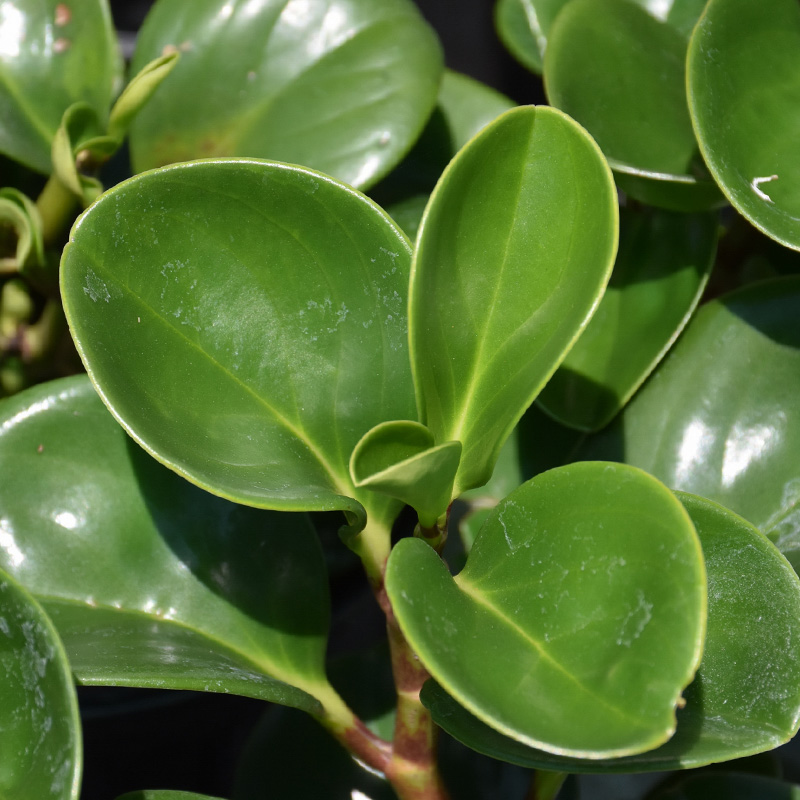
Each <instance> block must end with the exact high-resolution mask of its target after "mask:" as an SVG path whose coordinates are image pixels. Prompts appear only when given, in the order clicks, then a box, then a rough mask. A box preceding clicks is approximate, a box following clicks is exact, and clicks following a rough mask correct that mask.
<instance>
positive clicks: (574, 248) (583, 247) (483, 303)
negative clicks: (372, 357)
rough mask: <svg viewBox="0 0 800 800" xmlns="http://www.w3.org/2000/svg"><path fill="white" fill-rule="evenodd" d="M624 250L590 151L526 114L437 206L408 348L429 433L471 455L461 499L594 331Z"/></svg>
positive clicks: (448, 180)
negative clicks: (582, 338) (587, 330)
mask: <svg viewBox="0 0 800 800" xmlns="http://www.w3.org/2000/svg"><path fill="white" fill-rule="evenodd" d="M616 245H617V198H616V192H615V190H614V185H613V181H612V179H611V174H610V171H609V169H608V166H607V165H606V163H605V161H604V159H603V157H602V155H601V154H600V152H599V150H598V149H597V147H596V145H595V144H594V142H593V141H592V140H591V139H590V138H589V137H588V136H587V135H586V133H585V131H583V130H582V129H581V128H580V127H579V126H577V125H576V124H575V123H574V122H573V121H572V120H570V119H569V118H568V117H566V116H565V115H564V114H562V113H560V112H558V111H556V110H554V109H550V108H534V107H532V106H531V107H524V108H518V109H514V110H512V111H509V112H507V113H506V114H503V115H502V116H501V117H499V118H498V120H497V121H495V122H494V123H492V124H491V125H489V126H487V127H486V128H484V130H483V131H482V132H481V133H480V134H479V135H478V136H477V137H475V138H474V139H473V140H472V141H471V142H470V143H469V145H467V147H465V148H464V149H463V150H461V152H460V153H459V154H458V156H456V158H455V159H454V160H453V161H452V162H451V164H450V166H449V167H448V168H447V170H446V171H445V173H444V175H443V176H442V179H441V181H440V182H439V184H438V186H437V188H436V190H435V192H434V193H433V195H432V196H431V200H430V203H429V205H428V208H427V210H426V212H425V217H424V219H423V222H422V228H421V229H420V234H419V238H418V242H417V248H416V251H415V255H414V267H413V270H412V277H411V299H410V306H409V307H410V322H409V324H410V329H411V330H410V340H411V358H412V365H413V369H414V377H415V383H416V388H417V397H418V406H419V408H420V413H421V415H422V419H421V421H422V422H423V423H425V424H426V425H427V426H428V427H429V428H430V429H431V430H432V431H433V433H434V436H435V439H436V442H437V444H442V443H444V442H448V441H460V442H462V444H463V446H464V451H463V455H462V459H461V465H460V467H459V474H458V477H457V479H456V488H455V494H456V496H457V495H458V494H460V493H461V492H462V491H464V490H465V489H469V488H472V487H474V486H480V485H481V484H483V483H485V482H486V481H487V480H489V478H490V477H491V474H492V469H493V466H494V462H495V461H496V460H497V456H498V453H499V451H500V448H501V447H502V445H503V442H504V441H505V439H506V438H507V437H508V435H509V433H510V432H511V430H512V429H513V427H514V425H515V424H516V422H517V420H518V419H519V418H520V417H521V416H522V414H523V412H524V411H525V409H526V408H527V407H528V405H530V403H531V401H532V400H533V398H534V397H535V396H536V394H537V393H538V392H539V390H540V389H541V388H542V386H543V385H544V384H545V383H546V382H547V380H548V378H549V377H550V376H551V375H552V373H553V371H554V370H555V369H556V367H557V366H558V364H559V363H560V362H561V360H562V359H563V358H564V356H565V354H566V352H567V350H568V349H569V348H570V346H571V345H572V344H573V342H574V340H575V339H576V338H577V336H578V335H579V334H580V332H581V331H582V330H583V328H584V327H585V326H586V323H587V322H588V320H589V317H590V316H591V313H592V311H593V310H594V308H595V306H596V304H597V302H598V301H599V298H600V296H601V294H602V292H603V289H604V287H605V283H606V281H607V280H608V276H609V274H610V272H611V266H612V263H613V259H614V255H615V252H616Z"/></svg>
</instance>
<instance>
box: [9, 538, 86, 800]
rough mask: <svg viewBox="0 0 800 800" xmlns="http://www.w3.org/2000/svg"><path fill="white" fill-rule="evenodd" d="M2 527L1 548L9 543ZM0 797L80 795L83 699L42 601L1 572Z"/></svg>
mask: <svg viewBox="0 0 800 800" xmlns="http://www.w3.org/2000/svg"><path fill="white" fill-rule="evenodd" d="M7 538H8V537H7V536H6V535H5V530H4V528H3V527H1V526H0V547H3V548H5V547H6V546H7ZM0 685H2V687H3V689H2V693H0V752H1V753H2V754H3V755H2V760H0V795H2V797H3V800H77V798H78V794H79V792H80V777H81V755H82V748H81V729H80V717H79V715H78V699H77V697H76V695H75V687H74V685H73V683H72V676H71V674H70V670H69V664H68V663H67V657H66V654H65V653H64V648H63V646H62V644H61V642H60V641H59V638H58V635H57V634H56V632H55V630H54V628H53V624H52V623H51V622H50V620H49V619H48V618H47V615H46V614H45V613H44V611H43V610H42V608H41V607H40V606H39V604H38V603H37V602H36V601H35V600H34V599H33V598H32V597H31V596H30V595H29V594H28V592H26V591H25V590H24V589H23V588H22V586H20V585H19V584H18V583H17V582H16V581H15V580H12V578H10V577H9V576H8V575H7V574H6V573H5V572H2V571H0Z"/></svg>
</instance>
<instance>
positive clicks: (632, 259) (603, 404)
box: [539, 209, 717, 430]
mask: <svg viewBox="0 0 800 800" xmlns="http://www.w3.org/2000/svg"><path fill="white" fill-rule="evenodd" d="M620 222H621V228H620V245H619V253H618V254H617V260H616V263H615V264H614V272H613V273H612V275H611V280H610V281H609V284H608V288H607V289H606V292H605V294H604V295H603V299H602V300H601V301H600V305H599V307H598V309H597V312H596V313H595V315H594V316H593V317H592V320H591V322H590V323H589V325H588V326H587V328H586V330H585V331H584V332H583V333H582V334H581V337H580V339H578V341H577V342H576V343H575V345H574V347H573V348H572V350H570V351H569V353H568V354H567V357H566V358H565V359H564V362H563V364H562V365H561V367H559V369H558V370H557V371H556V373H555V375H553V377H552V378H551V379H550V382H549V383H548V384H547V386H545V388H544V391H543V392H542V393H541V395H539V403H540V404H541V405H542V406H543V407H544V409H545V410H546V411H547V412H548V413H550V414H552V415H553V416H554V417H556V418H557V419H558V420H559V421H561V422H562V423H564V424H565V425H569V426H571V427H574V428H577V429H579V430H597V429H599V428H602V427H603V426H604V425H606V424H607V423H608V422H609V421H610V420H611V419H612V418H613V417H614V416H615V415H616V414H617V413H618V412H619V410H620V409H621V408H622V407H623V406H624V405H625V404H626V403H627V402H628V401H629V400H630V398H631V397H632V396H633V394H634V392H636V390H637V389H638V388H639V386H641V384H642V383H643V382H644V380H645V378H646V377H647V376H648V375H649V374H650V373H651V372H652V370H653V369H654V368H655V366H656V365H657V364H658V362H659V361H660V360H661V359H662V358H663V357H664V355H665V354H666V352H667V350H669V348H670V347H671V346H672V344H673V342H674V341H675V340H676V339H677V338H678V335H679V334H680V332H681V331H682V330H683V328H684V326H685V325H686V323H687V322H688V321H689V317H690V316H691V314H692V312H693V311H694V309H695V306H696V305H697V303H698V302H699V300H700V295H701V294H702V293H703V289H704V288H705V285H706V281H707V279H708V275H709V272H710V271H711V266H712V264H713V260H714V252H715V250H716V241H717V220H716V216H715V215H713V214H704V215H687V214H675V213H670V212H666V211H656V210H648V209H644V210H641V211H636V210H623V212H622V216H621V220H620Z"/></svg>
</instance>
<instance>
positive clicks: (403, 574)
mask: <svg viewBox="0 0 800 800" xmlns="http://www.w3.org/2000/svg"><path fill="white" fill-rule="evenodd" d="M654 553H659V554H661V555H660V557H659V558H653V554H654ZM386 588H387V591H388V593H389V597H390V599H391V601H392V607H393V609H394V612H395V614H396V616H397V619H398V622H399V623H400V626H401V628H402V630H403V633H404V634H405V636H406V638H407V639H408V640H409V642H410V644H411V646H412V647H413V648H414V650H415V652H416V653H417V654H418V655H419V657H420V660H421V661H422V662H423V664H424V665H425V666H426V668H427V669H428V670H429V672H430V673H431V675H432V676H433V677H434V678H435V679H436V680H437V681H438V682H439V683H441V684H442V685H444V686H445V687H446V689H447V691H448V692H450V693H452V694H453V695H454V696H455V697H457V699H458V701H459V702H460V703H462V704H463V705H464V706H466V707H467V708H468V709H470V711H471V712H472V713H474V714H476V715H477V716H478V717H480V718H481V719H482V720H483V721H484V722H485V723H487V724H488V725H491V726H492V727H493V728H495V729H496V730H498V731H502V732H504V733H505V734H506V735H508V736H511V737H513V738H514V739H516V740H518V741H519V742H522V743H525V744H527V745H530V746H537V747H541V748H543V749H546V750H548V751H549V752H552V753H557V754H560V755H573V756H580V757H585V758H592V759H599V758H609V757H615V756H620V755H624V754H627V753H637V752H642V751H645V750H649V749H652V748H653V747H655V746H657V745H658V744H661V743H662V742H664V741H665V740H667V739H668V738H669V737H670V736H671V735H672V733H673V731H674V729H675V706H676V704H677V703H678V701H679V699H680V695H681V692H682V690H683V689H684V687H685V686H686V685H687V684H688V683H689V682H690V680H691V679H692V677H693V675H694V672H695V670H696V668H697V664H698V663H699V661H700V655H701V652H702V646H703V635H704V630H705V602H706V601H705V595H706V586H705V571H704V567H703V558H702V553H701V551H700V545H699V542H698V540H697V537H696V535H695V531H694V528H693V526H692V523H691V521H690V519H689V517H688V515H687V514H686V512H685V510H684V509H683V507H682V506H681V504H680V503H679V502H678V501H677V500H676V499H675V498H674V496H673V495H672V494H671V493H670V492H669V491H668V490H667V489H666V488H665V487H663V486H662V485H661V484H659V483H658V482H657V481H656V480H654V479H653V478H651V477H650V476H648V475H646V474H645V473H642V472H640V471H639V470H635V469H631V468H629V467H623V466H622V465H616V466H615V465H612V464H606V463H591V464H575V465H571V466H568V467H562V468H560V469H555V470H551V471H550V472H546V473H544V474H543V475H540V476H538V477H536V478H534V479H533V480H531V481H528V482H527V483H526V484H524V485H523V486H522V487H520V488H519V489H517V490H516V491H515V492H512V493H511V494H510V495H509V496H508V497H507V498H506V500H505V501H503V502H502V503H501V504H500V505H499V506H497V508H496V509H495V510H494V511H493V513H492V515H491V516H490V517H489V519H488V520H487V522H486V523H485V525H484V527H483V528H482V529H481V532H480V534H479V535H478V538H477V539H476V541H475V544H474V546H473V548H472V550H471V551H470V554H469V557H468V559H467V566H466V567H465V568H464V570H463V571H462V572H461V573H460V574H459V575H458V576H457V577H456V578H455V579H453V578H451V577H450V575H449V573H448V572H447V569H446V568H445V566H444V564H443V563H442V562H441V560H440V559H439V558H438V556H436V554H435V553H434V552H433V550H432V549H431V548H430V547H428V546H427V545H425V544H424V543H423V542H421V541H420V540H418V539H403V540H401V541H400V542H399V543H398V544H397V545H396V546H395V548H394V550H393V551H392V555H391V557H390V558H389V564H388V569H387V575H386ZM434 610H435V613H433V611H434ZM510 686H511V687H514V690H513V691H512V692H509V690H508V689H509V687H510ZM555 769H556V770H557V769H558V767H555Z"/></svg>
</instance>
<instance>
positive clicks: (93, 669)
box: [0, 376, 331, 712]
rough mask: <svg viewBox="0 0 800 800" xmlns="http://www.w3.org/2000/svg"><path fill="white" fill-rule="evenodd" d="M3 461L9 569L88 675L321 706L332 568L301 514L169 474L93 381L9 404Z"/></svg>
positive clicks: (0, 413)
mask: <svg viewBox="0 0 800 800" xmlns="http://www.w3.org/2000/svg"><path fill="white" fill-rule="evenodd" d="M0 471H1V472H2V474H3V476H4V478H3V482H2V484H0V536H2V539H1V540H0V544H2V547H0V566H2V567H3V568H5V569H7V570H8V571H10V572H12V573H13V574H14V575H15V576H16V577H17V579H18V580H20V581H21V582H22V583H23V584H24V585H25V586H26V587H27V588H28V589H29V590H30V591H31V592H33V593H34V594H35V595H36V596H37V597H38V598H39V599H40V600H41V602H42V603H43V604H44V605H45V607H46V608H47V610H48V612H49V613H50V614H51V615H52V617H53V620H54V622H55V624H56V627H57V628H58V630H59V632H60V634H61V636H62V637H63V639H64V641H65V644H66V647H67V650H68V652H69V656H70V660H71V663H72V668H73V670H74V672H75V674H76V676H77V678H78V679H79V680H80V681H81V682H82V683H84V684H115V685H126V686H150V687H165V688H183V689H199V690H206V691H221V692H235V693H238V694H244V695H248V696H254V697H259V698H263V699H268V700H274V701H276V702H281V703H286V704H289V705H296V706H300V707H302V708H304V709H306V710H309V711H312V712H318V711H319V704H318V702H317V700H315V699H314V698H317V699H321V700H322V701H323V702H326V701H327V699H329V696H330V693H331V690H330V687H329V685H328V683H327V680H326V678H325V673H324V663H323V662H324V654H325V645H326V638H327V627H328V597H327V583H326V575H325V567H324V563H323V561H322V554H321V552H320V548H319V545H318V543H317V541H316V537H315V536H314V534H313V532H312V531H311V529H310V526H309V525H308V522H307V520H306V519H305V517H304V516H302V515H296V514H277V513H268V512H264V511H257V510H255V509H251V508H247V507H244V506H237V505H234V504H232V503H229V502H227V501H225V500H221V499H220V498H217V497H214V496H213V495H210V494H207V493H206V492H203V491H201V490H200V489H197V488H196V487H194V486H192V485H191V484H190V483H188V482H186V481H184V480H183V479H182V478H180V477H179V476H177V475H175V474H174V473H172V472H170V471H169V470H167V469H165V468H164V467H162V466H161V465H160V464H158V463H157V462H156V461H154V460H153V459H151V458H150V457H149V456H148V455H147V454H146V453H144V451H142V450H141V449H140V448H139V447H138V446H137V445H136V444H135V443H133V442H132V441H131V440H130V439H129V438H128V437H127V436H126V435H125V433H124V432H123V430H122V429H121V428H120V427H119V425H117V423H116V422H115V421H114V419H113V418H112V417H111V415H110V414H109V413H108V411H107V410H106V409H105V407H104V406H103V404H102V403H101V402H100V399H99V398H98V397H97V395H96V393H95V391H94V389H93V388H92V386H91V384H90V383H89V381H88V379H87V378H86V377H85V376H84V377H80V378H71V379H67V380H63V381H59V382H55V383H51V384H44V385H42V386H39V387H36V388H34V389H31V390H29V391H27V392H25V393H23V394H20V395H18V396H17V397H15V398H12V399H9V400H6V401H4V403H3V404H2V406H0ZM296 687H300V688H296ZM309 693H310V694H311V695H313V696H314V698H312V697H310V696H309Z"/></svg>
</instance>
